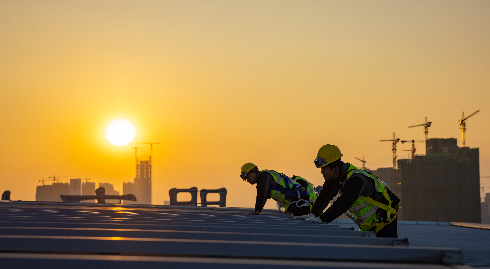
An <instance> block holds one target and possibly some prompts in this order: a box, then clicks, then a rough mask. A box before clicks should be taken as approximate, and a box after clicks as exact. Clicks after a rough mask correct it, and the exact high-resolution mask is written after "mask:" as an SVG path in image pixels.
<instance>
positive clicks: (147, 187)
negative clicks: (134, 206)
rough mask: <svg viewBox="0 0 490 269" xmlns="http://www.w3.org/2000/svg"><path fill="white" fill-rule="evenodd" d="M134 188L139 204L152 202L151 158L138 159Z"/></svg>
mask: <svg viewBox="0 0 490 269" xmlns="http://www.w3.org/2000/svg"><path fill="white" fill-rule="evenodd" d="M150 158H151V156H150ZM134 188H135V196H136V199H137V203H138V204H151V159H148V160H143V159H140V158H138V159H137V160H136V178H135V179H134Z"/></svg>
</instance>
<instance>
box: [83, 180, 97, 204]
mask: <svg viewBox="0 0 490 269" xmlns="http://www.w3.org/2000/svg"><path fill="white" fill-rule="evenodd" d="M82 195H95V182H88V181H87V182H83V183H82ZM82 202H83V203H95V199H94V200H83V201H82Z"/></svg>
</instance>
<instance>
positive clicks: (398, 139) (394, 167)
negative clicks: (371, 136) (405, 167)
mask: <svg viewBox="0 0 490 269" xmlns="http://www.w3.org/2000/svg"><path fill="white" fill-rule="evenodd" d="M385 141H390V142H391V143H392V144H391V145H392V149H391V150H392V151H393V172H394V171H395V170H396V144H397V143H398V142H400V138H395V133H394V132H393V139H385V140H379V142H385Z"/></svg>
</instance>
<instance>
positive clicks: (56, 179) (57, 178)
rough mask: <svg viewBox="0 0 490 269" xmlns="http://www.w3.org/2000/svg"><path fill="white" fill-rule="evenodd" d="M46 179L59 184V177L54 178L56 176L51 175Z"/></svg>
mask: <svg viewBox="0 0 490 269" xmlns="http://www.w3.org/2000/svg"><path fill="white" fill-rule="evenodd" d="M48 178H52V179H51V180H52V181H53V183H54V182H55V181H58V183H59V182H60V177H56V175H53V176H52V177H48Z"/></svg>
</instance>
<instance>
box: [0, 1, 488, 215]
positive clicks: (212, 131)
mask: <svg viewBox="0 0 490 269" xmlns="http://www.w3.org/2000/svg"><path fill="white" fill-rule="evenodd" d="M489 12H490V1H487V0H484V1H449V0H444V1H425V0H424V1H262V0H261V1H185V0H184V1H183V0H179V1H163V0H162V1H154V0H152V1H123V0H119V1H17V0H13V1H7V0H0V52H1V58H0V93H1V96H0V97H1V98H0V115H1V118H0V119H1V123H2V126H1V129H0V130H1V131H0V140H1V141H2V142H3V143H2V149H1V154H0V191H1V192H3V191H4V190H7V189H9V190H10V191H11V192H12V199H15V200H18V199H21V200H34V199H35V196H34V195H35V186H36V185H37V184H41V183H40V182H39V180H41V179H43V178H45V179H47V178H48V177H50V176H53V174H56V176H61V179H62V180H69V178H70V177H71V178H74V177H82V178H85V177H88V178H90V179H91V180H92V181H95V182H109V183H113V184H114V185H115V187H116V189H117V190H119V191H121V192H122V182H127V181H132V180H133V178H134V176H135V167H134V150H133V149H132V148H131V147H132V146H134V145H128V146H126V147H121V148H120V147H115V146H112V145H111V144H109V143H108V142H107V141H106V140H105V138H104V129H105V127H106V126H107V124H108V123H109V122H111V121H112V120H114V119H116V118H125V119H127V120H130V121H131V122H133V123H134V124H135V126H136V128H137V131H138V134H137V138H136V140H137V141H139V142H160V143H161V145H156V146H154V157H153V161H154V168H153V169H154V170H153V177H154V178H153V203H156V204H162V203H163V201H164V200H169V198H168V190H169V189H170V188H172V187H176V188H190V187H193V186H195V187H198V188H199V189H203V188H221V187H226V188H227V189H228V197H227V198H228V201H227V202H228V206H244V207H253V205H254V203H255V200H254V197H255V187H252V186H250V185H249V184H247V183H244V182H242V181H241V179H240V178H239V173H240V171H239V170H240V167H241V165H242V164H243V163H245V162H254V163H256V164H257V165H258V166H259V168H260V169H266V168H267V169H274V170H276V171H279V172H283V173H285V174H287V175H290V176H292V175H293V174H295V175H301V176H303V177H305V178H307V179H308V180H310V181H311V182H312V183H313V184H321V183H322V182H323V179H322V177H321V174H320V171H319V170H318V169H316V168H315V167H314V165H313V160H314V159H315V157H316V153H317V150H318V148H320V147H321V146H322V145H323V144H326V143H331V144H336V145H337V146H339V147H340V149H341V150H342V152H343V153H344V158H343V159H344V160H345V161H348V162H352V163H353V164H355V165H358V166H362V164H361V162H360V161H357V160H356V159H355V157H358V158H362V156H364V158H365V159H366V160H367V163H366V165H367V166H368V167H369V168H371V169H376V168H379V167H390V166H392V152H391V143H389V142H379V140H380V139H391V138H392V135H393V132H396V135H397V137H399V138H401V139H424V132H423V128H422V127H417V128H407V127H408V126H410V125H415V124H421V123H423V122H424V120H425V119H424V117H425V116H427V118H428V120H429V121H432V122H433V124H432V127H431V128H430V129H429V137H439V138H450V137H455V138H457V139H458V145H460V146H461V131H460V129H459V127H460V126H459V124H458V120H459V119H460V118H461V113H462V112H463V111H464V112H465V114H466V115H469V114H470V113H472V112H474V111H476V110H478V109H480V110H481V111H480V113H478V114H476V115H475V116H473V117H472V118H470V119H468V121H467V132H466V145H467V146H470V147H478V148H480V173H481V176H487V177H488V176H490V141H489V139H488V134H489V133H490V126H489V123H490V116H489V115H490V114H489V113H490V108H489V105H488V104H489V101H490V50H489V48H490V16H489V15H488V14H489ZM416 146H417V147H418V149H419V150H418V152H417V153H421V154H422V153H423V151H424V150H423V148H424V145H423V143H422V144H418V145H416ZM398 149H399V151H398V156H399V158H407V157H408V154H409V152H408V151H404V150H408V149H410V145H408V144H404V145H401V144H400V146H399V148H398ZM140 152H142V153H148V149H145V150H140ZM482 180H485V181H484V183H485V185H486V187H489V188H488V189H487V190H486V191H487V192H490V178H488V179H482ZM271 204H272V203H270V204H268V206H269V207H270V206H271Z"/></svg>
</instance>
